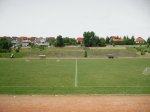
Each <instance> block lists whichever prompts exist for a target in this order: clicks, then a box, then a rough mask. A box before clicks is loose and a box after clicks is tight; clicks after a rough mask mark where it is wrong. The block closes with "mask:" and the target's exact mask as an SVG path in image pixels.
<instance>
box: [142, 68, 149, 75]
mask: <svg viewBox="0 0 150 112" xmlns="http://www.w3.org/2000/svg"><path fill="white" fill-rule="evenodd" d="M143 74H144V75H150V67H146V68H145V69H144V70H143Z"/></svg>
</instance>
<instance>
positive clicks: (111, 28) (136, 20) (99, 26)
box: [0, 0, 150, 39]
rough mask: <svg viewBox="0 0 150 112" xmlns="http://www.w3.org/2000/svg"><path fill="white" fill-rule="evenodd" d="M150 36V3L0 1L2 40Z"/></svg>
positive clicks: (131, 0) (129, 0)
mask: <svg viewBox="0 0 150 112" xmlns="http://www.w3.org/2000/svg"><path fill="white" fill-rule="evenodd" d="M85 31H94V32H95V33H96V35H98V36H100V37H105V36H111V35H114V36H115V35H119V36H124V35H128V36H132V35H134V36H136V37H137V36H142V37H143V38H145V39H146V38H147V37H149V36H150V0H0V36H4V35H7V36H38V37H39V36H42V37H48V36H55V37H56V36H57V35H62V36H64V37H65V36H69V37H81V36H82V35H83V32H85Z"/></svg>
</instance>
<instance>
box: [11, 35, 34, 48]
mask: <svg viewBox="0 0 150 112" xmlns="http://www.w3.org/2000/svg"><path fill="white" fill-rule="evenodd" d="M31 41H32V38H29V37H17V38H16V44H17V45H19V44H20V45H22V47H28V46H29V43H30V42H31ZM14 43H15V41H14Z"/></svg>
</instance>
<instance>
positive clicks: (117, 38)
mask: <svg viewBox="0 0 150 112" xmlns="http://www.w3.org/2000/svg"><path fill="white" fill-rule="evenodd" d="M110 38H111V40H112V41H114V42H123V39H122V38H120V37H118V36H111V37H110Z"/></svg>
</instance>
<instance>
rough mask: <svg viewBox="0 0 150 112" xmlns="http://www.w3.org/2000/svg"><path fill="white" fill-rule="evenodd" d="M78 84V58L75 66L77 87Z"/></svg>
mask: <svg viewBox="0 0 150 112" xmlns="http://www.w3.org/2000/svg"><path fill="white" fill-rule="evenodd" d="M77 86H78V61H77V59H76V66H75V87H77Z"/></svg>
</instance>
